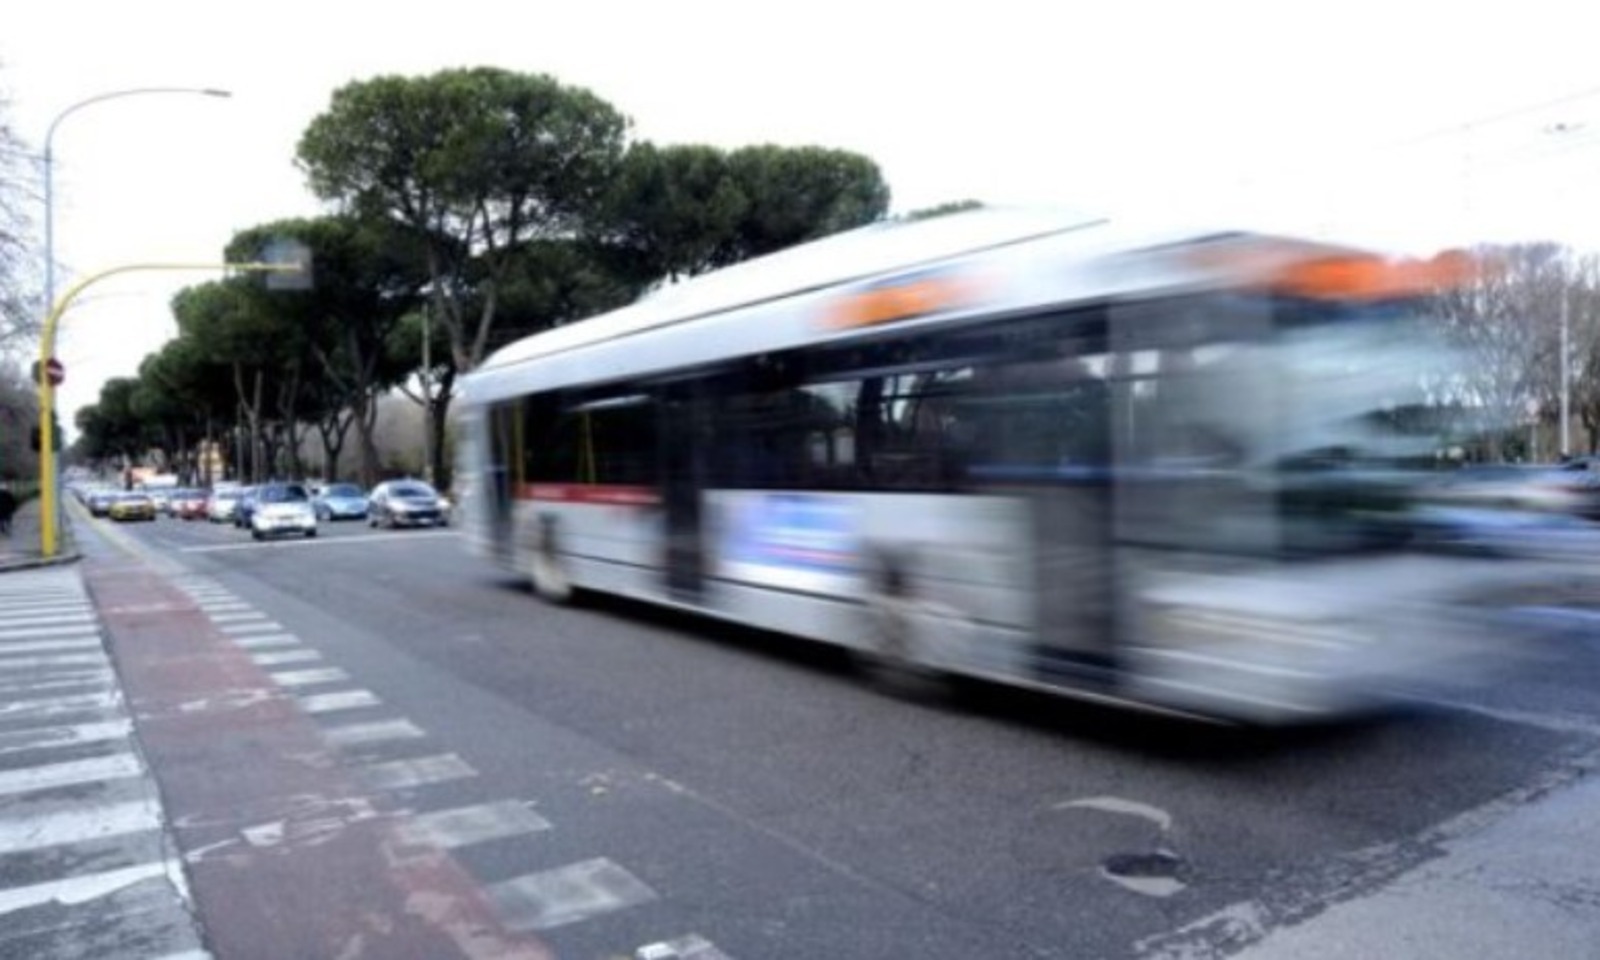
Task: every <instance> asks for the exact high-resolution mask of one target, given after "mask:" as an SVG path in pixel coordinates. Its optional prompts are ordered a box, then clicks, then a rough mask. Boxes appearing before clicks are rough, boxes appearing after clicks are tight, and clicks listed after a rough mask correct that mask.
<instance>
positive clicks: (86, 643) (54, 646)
mask: <svg viewBox="0 0 1600 960" xmlns="http://www.w3.org/2000/svg"><path fill="white" fill-rule="evenodd" d="M99 646H100V635H99V634H92V635H85V636H82V637H73V638H72V639H70V640H25V641H23V642H22V643H8V644H5V645H3V646H0V654H5V653H45V652H47V651H50V650H88V649H90V648H94V647H99Z"/></svg>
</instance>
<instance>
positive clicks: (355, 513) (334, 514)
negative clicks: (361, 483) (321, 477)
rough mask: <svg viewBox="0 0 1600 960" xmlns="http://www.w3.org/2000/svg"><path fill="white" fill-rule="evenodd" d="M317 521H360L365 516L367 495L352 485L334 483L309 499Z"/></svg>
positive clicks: (316, 492)
mask: <svg viewBox="0 0 1600 960" xmlns="http://www.w3.org/2000/svg"><path fill="white" fill-rule="evenodd" d="M311 502H312V505H313V506H314V507H315V508H316V511H317V519H318V520H360V519H361V518H362V517H365V516H366V515H367V495H366V494H365V493H362V492H361V488H360V487H358V486H356V485H355V484H353V483H335V484H330V485H329V486H326V487H322V488H321V489H320V490H319V491H315V492H313V494H312V498H311Z"/></svg>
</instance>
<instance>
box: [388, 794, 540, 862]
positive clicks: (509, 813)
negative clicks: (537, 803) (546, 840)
mask: <svg viewBox="0 0 1600 960" xmlns="http://www.w3.org/2000/svg"><path fill="white" fill-rule="evenodd" d="M548 829H550V821H548V820H546V819H545V818H544V817H541V816H539V815H538V814H537V813H534V812H533V810H531V809H530V808H529V807H528V805H527V804H525V803H519V802H517V801H516V800H502V801H500V802H498V803H482V804H477V805H476V806H470V807H456V808H455V809H453V810H437V811H434V812H432V813H424V814H419V815H418V816H415V817H412V818H411V819H410V820H409V821H406V822H403V823H401V824H400V825H399V827H398V832H399V834H400V839H401V840H402V841H403V842H405V843H411V844H419V845H426V846H433V847H438V848H440V849H442V850H454V849H456V848H458V847H465V846H469V845H471V844H474V843H483V842H485V841H487V840H504V839H506V838H508V837H517V836H522V835H523V834H528V833H538V832H539V831H541V830H548Z"/></svg>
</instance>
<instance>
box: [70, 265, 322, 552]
mask: <svg viewBox="0 0 1600 960" xmlns="http://www.w3.org/2000/svg"><path fill="white" fill-rule="evenodd" d="M136 270H225V271H226V270H234V271H239V272H243V273H288V274H300V273H304V272H305V267H304V265H303V264H299V263H256V262H251V263H135V264H128V265H126V266H121V267H112V268H111V269H109V270H102V271H100V272H99V273H96V274H91V275H90V276H87V277H85V278H83V279H82V280H79V281H78V282H77V283H75V284H73V285H72V286H71V287H69V288H68V289H67V292H66V293H65V294H63V295H62V297H61V299H60V300H59V301H57V302H56V303H54V304H52V305H51V307H50V312H49V313H48V314H46V315H45V318H44V328H43V330H41V331H40V333H39V368H40V370H41V371H43V370H44V368H45V366H46V365H48V363H49V362H50V359H51V357H52V356H54V354H55V346H56V328H57V327H58V326H59V325H60V323H61V316H62V314H64V313H66V312H67V307H68V306H70V305H71V304H72V301H73V299H75V298H76V297H77V296H78V294H80V293H82V292H83V291H84V290H85V289H87V288H88V287H89V286H90V285H92V284H94V283H97V282H99V281H101V280H104V279H105V278H107V277H112V276H116V275H117V274H120V273H131V272H133V271H136ZM38 389H39V552H40V553H41V554H42V555H43V556H44V558H45V559H47V560H48V559H50V558H51V557H54V556H55V555H56V531H57V528H58V526H59V523H60V514H59V512H58V511H59V509H60V499H59V497H58V496H57V493H56V461H55V438H54V437H53V436H52V434H54V432H55V430H54V425H55V422H54V417H55V396H56V388H55V384H54V382H52V381H51V379H50V378H49V377H46V376H42V375H41V376H40V377H39V379H38Z"/></svg>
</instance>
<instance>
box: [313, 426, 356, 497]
mask: <svg viewBox="0 0 1600 960" xmlns="http://www.w3.org/2000/svg"><path fill="white" fill-rule="evenodd" d="M350 421H351V412H350V411H349V410H348V409H345V410H340V411H339V412H337V413H335V414H334V415H333V416H332V417H324V418H323V419H321V420H318V421H317V433H318V435H319V436H321V438H322V473H323V477H324V479H326V480H327V481H328V482H329V483H336V482H338V480H339V457H340V456H341V455H342V454H343V453H344V442H345V438H347V437H348V436H349V435H350Z"/></svg>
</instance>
